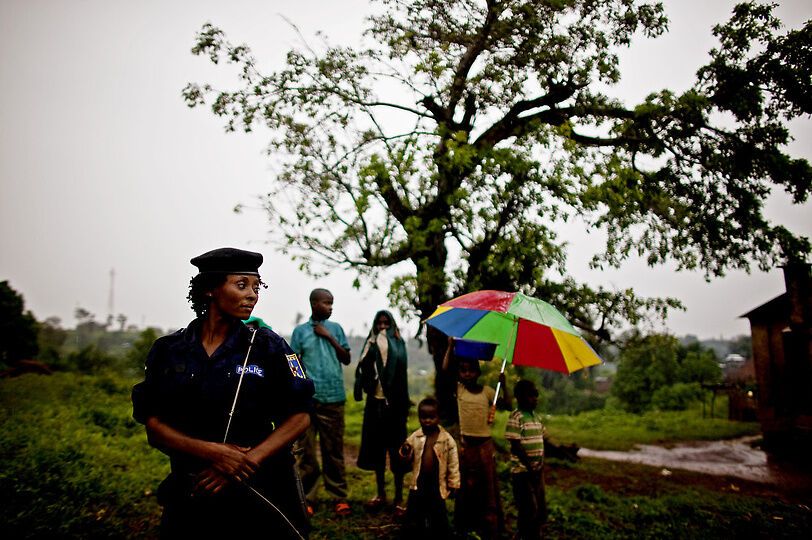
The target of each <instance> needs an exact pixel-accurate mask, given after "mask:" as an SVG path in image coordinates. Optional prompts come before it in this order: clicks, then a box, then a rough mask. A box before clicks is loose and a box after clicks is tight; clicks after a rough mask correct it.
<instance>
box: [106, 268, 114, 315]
mask: <svg viewBox="0 0 812 540" xmlns="http://www.w3.org/2000/svg"><path fill="white" fill-rule="evenodd" d="M115 282H116V269H115V268H111V269H110V293H109V294H108V296H107V317H108V318H112V317H114V316H115V314H114V313H113V311H114V308H115V305H114V304H113V289H114V288H115Z"/></svg>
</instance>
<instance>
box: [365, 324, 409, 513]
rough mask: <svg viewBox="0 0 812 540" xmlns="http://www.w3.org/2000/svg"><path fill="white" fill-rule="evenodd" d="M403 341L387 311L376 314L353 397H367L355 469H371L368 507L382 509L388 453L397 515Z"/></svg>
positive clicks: (404, 403) (404, 394) (405, 408)
mask: <svg viewBox="0 0 812 540" xmlns="http://www.w3.org/2000/svg"><path fill="white" fill-rule="evenodd" d="M407 365H408V360H407V355H406V343H405V342H404V341H403V338H401V336H400V331H399V330H398V327H397V324H396V323H395V319H394V317H392V314H391V313H390V312H389V311H386V310H382V311H379V312H378V313H376V314H375V318H374V319H373V323H372V330H370V332H369V337H368V338H367V341H366V343H365V344H364V349H363V351H362V352H361V358H360V360H359V362H358V367H357V368H356V370H355V399H356V400H357V401H360V400H361V399H363V395H362V393H365V394H366V395H367V398H366V404H365V406H364V422H363V425H362V428H361V449H360V451H359V453H358V467H359V468H361V469H365V470H369V471H375V481H376V485H377V495H376V496H375V497H373V498H372V499H370V500H369V501H368V502H367V503H366V505H365V507H366V508H367V510H370V511H376V510H380V509H381V508H382V507H383V506H384V505H385V504H386V481H385V476H384V471H385V469H386V455H387V454H389V466H390V469H391V470H392V474H393V475H394V478H395V493H394V498H393V503H394V505H395V513H396V514H398V515H403V513H404V512H405V508H404V507H403V476H404V474H405V470H404V468H403V466H402V464H401V462H400V460H399V458H398V449H399V448H400V445H401V444H402V443H403V441H404V440H406V417H407V415H408V413H409V406H410V401H409V385H408V376H407Z"/></svg>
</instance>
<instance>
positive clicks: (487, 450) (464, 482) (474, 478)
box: [454, 436, 503, 540]
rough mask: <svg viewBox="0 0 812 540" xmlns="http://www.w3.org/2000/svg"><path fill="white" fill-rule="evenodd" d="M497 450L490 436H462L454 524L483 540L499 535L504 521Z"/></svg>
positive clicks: (462, 531) (490, 539)
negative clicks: (459, 483) (474, 533)
mask: <svg viewBox="0 0 812 540" xmlns="http://www.w3.org/2000/svg"><path fill="white" fill-rule="evenodd" d="M495 452H496V449H495V447H494V445H493V440H492V439H491V438H490V437H465V436H463V437H462V444H461V446H460V476H461V486H460V492H459V494H458V495H457V502H456V505H455V508H454V526H455V528H456V529H457V531H458V532H459V533H461V534H464V533H467V532H468V531H474V532H476V533H477V534H478V535H479V537H480V538H482V539H483V540H492V539H496V538H498V537H499V533H500V532H501V530H502V523H503V515H502V503H501V501H500V497H499V481H498V478H497V475H496V459H495Z"/></svg>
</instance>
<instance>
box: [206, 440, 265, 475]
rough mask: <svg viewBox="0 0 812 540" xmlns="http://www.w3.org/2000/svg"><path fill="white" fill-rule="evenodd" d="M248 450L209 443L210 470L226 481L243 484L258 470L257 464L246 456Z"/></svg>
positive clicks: (229, 445)
mask: <svg viewBox="0 0 812 540" xmlns="http://www.w3.org/2000/svg"><path fill="white" fill-rule="evenodd" d="M248 450H249V449H248V448H243V447H241V446H236V445H233V444H223V443H211V444H210V447H209V451H208V455H207V459H208V461H209V462H210V463H211V466H212V468H213V469H214V470H215V471H217V472H218V473H220V474H221V475H223V476H225V477H226V478H227V479H230V480H234V481H236V482H245V481H246V480H248V479H249V478H251V477H252V476H253V475H254V473H256V472H257V469H258V468H259V464H258V463H257V462H255V461H254V460H252V459H251V458H250V457H249V456H248V454H247V452H248Z"/></svg>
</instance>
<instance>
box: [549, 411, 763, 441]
mask: <svg viewBox="0 0 812 540" xmlns="http://www.w3.org/2000/svg"><path fill="white" fill-rule="evenodd" d="M544 425H545V427H546V428H547V431H548V433H549V436H550V438H551V439H552V440H554V441H555V442H558V443H565V444H570V443H577V444H579V445H581V446H584V447H587V448H592V449H594V450H629V449H631V448H632V447H633V446H634V445H635V444H653V443H667V442H673V441H686V440H714V439H728V438H734V437H741V436H744V435H753V434H756V433H758V432H759V426H758V424H756V423H754V422H730V421H728V420H727V419H721V418H706V417H703V415H702V409H701V407H699V408H693V409H689V410H686V411H650V412H646V413H643V414H633V413H628V412H624V411H617V410H614V411H612V410H606V409H604V410H595V411H587V412H583V413H580V414H577V415H573V416H569V415H545V416H544Z"/></svg>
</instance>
